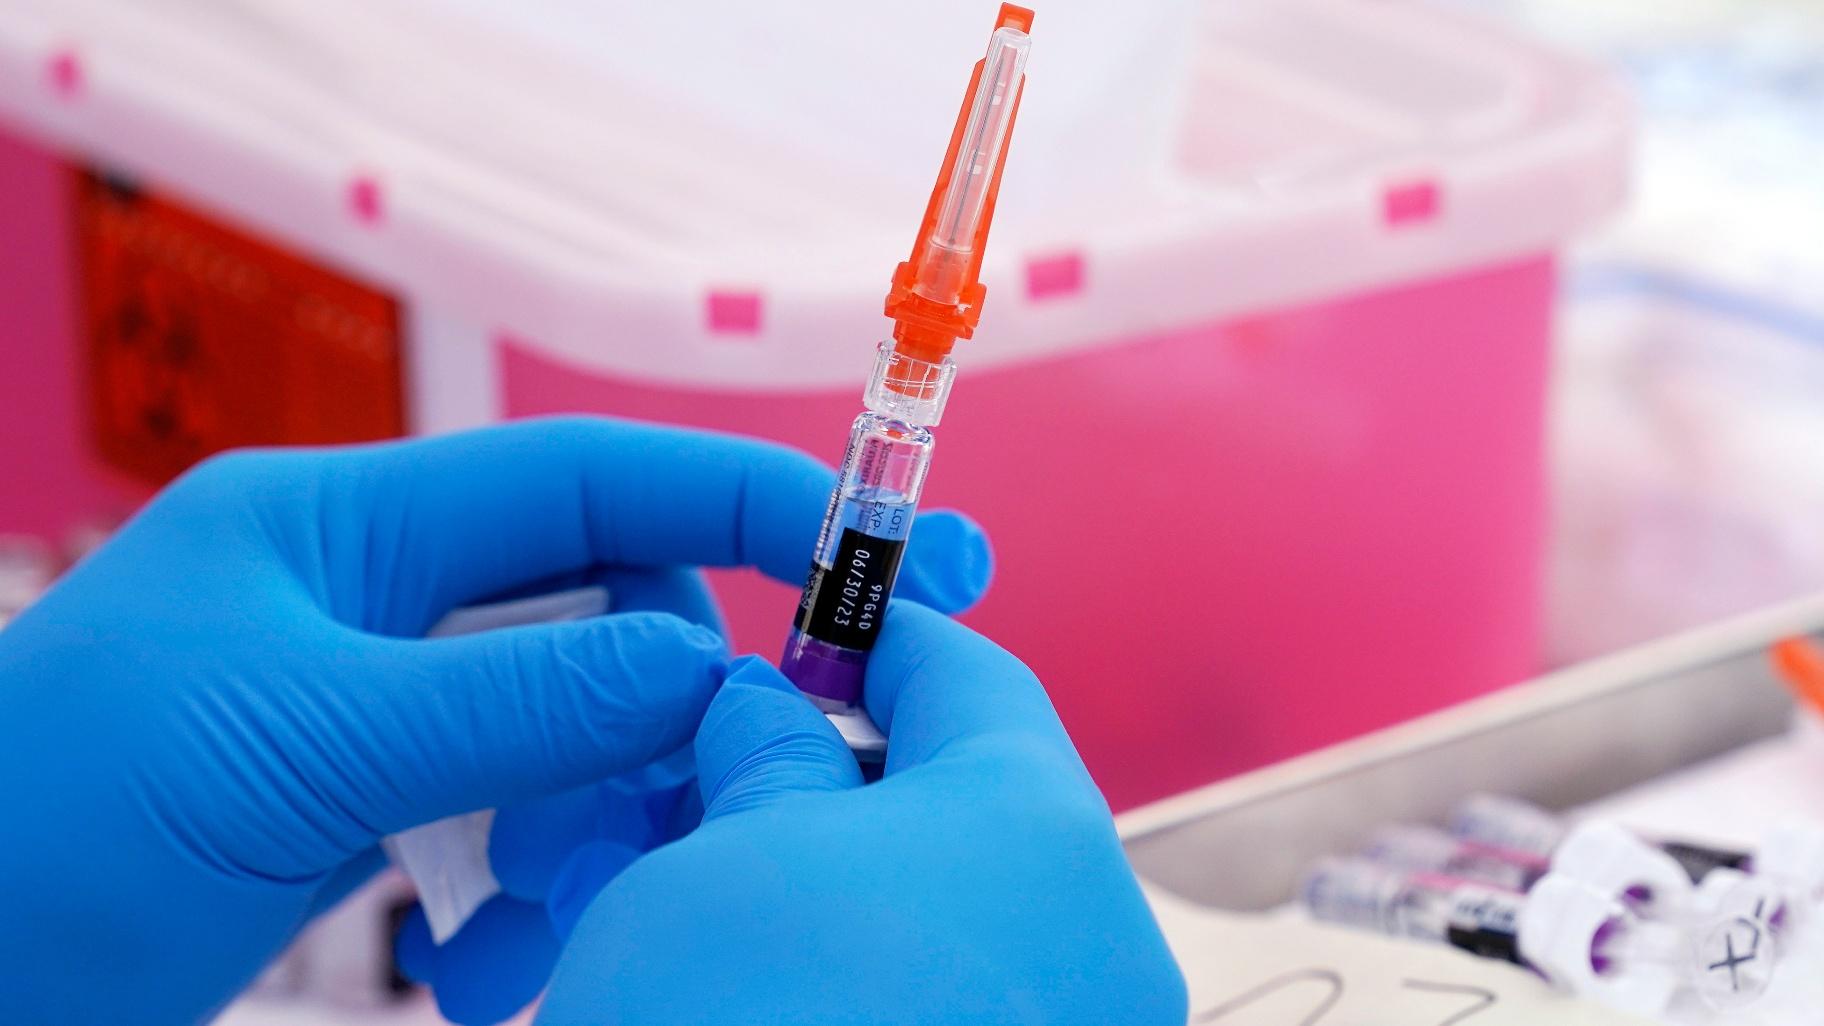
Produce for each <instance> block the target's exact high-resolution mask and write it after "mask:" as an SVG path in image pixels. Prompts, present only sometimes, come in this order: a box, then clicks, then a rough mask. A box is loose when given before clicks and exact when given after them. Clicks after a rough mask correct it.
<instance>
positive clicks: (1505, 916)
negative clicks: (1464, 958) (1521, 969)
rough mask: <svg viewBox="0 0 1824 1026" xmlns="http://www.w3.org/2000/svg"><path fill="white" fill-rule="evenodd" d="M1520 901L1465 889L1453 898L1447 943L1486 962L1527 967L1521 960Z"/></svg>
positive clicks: (1492, 891)
mask: <svg viewBox="0 0 1824 1026" xmlns="http://www.w3.org/2000/svg"><path fill="white" fill-rule="evenodd" d="M1520 901H1521V899H1520V898H1519V897H1518V896H1517V895H1509V894H1504V893H1501V892H1499V891H1495V890H1492V889H1489V888H1483V887H1464V888H1460V889H1459V890H1458V891H1457V892H1456V893H1455V894H1453V895H1451V902H1450V920H1449V925H1448V926H1447V927H1446V928H1445V932H1444V936H1445V940H1447V941H1449V942H1450V944H1451V945H1452V946H1453V947H1457V948H1461V949H1462V950H1464V951H1467V952H1469V953H1471V954H1474V955H1480V956H1482V957H1483V958H1498V959H1500V960H1501V961H1503V962H1512V963H1514V964H1515V965H1525V964H1526V960H1525V959H1524V958H1522V957H1521V956H1520Z"/></svg>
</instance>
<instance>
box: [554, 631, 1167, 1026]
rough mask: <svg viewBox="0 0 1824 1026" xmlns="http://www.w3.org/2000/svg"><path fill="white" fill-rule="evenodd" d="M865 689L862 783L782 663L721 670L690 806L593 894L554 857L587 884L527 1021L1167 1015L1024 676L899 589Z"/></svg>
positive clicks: (1111, 866)
mask: <svg viewBox="0 0 1824 1026" xmlns="http://www.w3.org/2000/svg"><path fill="white" fill-rule="evenodd" d="M866 695H867V704H868V711H869V712H870V713H871V714H872V715H873V716H874V718H875V720H876V721H877V722H878V723H880V724H881V725H882V726H883V727H885V728H887V732H888V735H889V742H888V749H887V765H886V776H885V778H884V779H883V780H881V781H880V782H879V783H876V784H871V785H869V786H866V787H862V786H861V777H860V774H859V770H858V769H857V767H856V765H855V761H854V759H853V758H852V757H851V756H850V755H849V753H848V751H847V750H846V749H845V748H844V747H843V744H842V741H841V739H840V737H839V736H838V735H837V733H836V731H835V730H834V729H833V728H832V727H831V726H830V725H829V723H828V722H827V721H826V720H825V719H824V718H823V717H822V716H820V715H819V714H818V713H817V712H816V711H815V710H814V709H813V708H812V707H811V705H810V704H809V703H808V702H807V701H806V700H805V699H804V698H803V697H802V696H801V695H799V694H798V693H797V691H796V690H795V689H794V688H793V687H792V686H791V684H790V683H789V682H787V681H786V680H785V678H784V677H782V676H780V674H779V673H778V672H777V671H776V670H774V669H772V667H770V666H769V665H767V664H766V663H764V662H762V661H760V660H759V659H745V660H742V661H740V662H738V663H737V664H736V665H735V668H734V670H733V672H732V673H731V674H730V675H729V677H728V680H727V682H726V683H725V684H724V685H723V687H722V690H721V691H720V693H718V694H717V696H716V698H715V700H714V701H713V702H712V703H711V704H710V707H709V711H708V713H707V714H706V715H705V717H704V720H703V725H702V727H701V728H700V729H699V731H698V733H697V739H696V756H697V765H698V770H699V774H700V780H701V782H702V791H703V802H704V806H705V811H704V814H703V822H702V825H701V826H699V827H698V828H697V829H696V830H695V831H693V832H692V833H691V834H689V835H688V836H686V837H684V838H682V839H681V840H679V841H677V842H675V843H673V844H670V845H666V846H664V847H662V848H659V849H657V850H656V851H653V852H652V853H650V854H648V855H646V856H645V857H644V858H642V859H640V860H639V861H638V862H635V863H634V864H633V865H632V866H631V867H629V868H627V869H625V871H624V872H620V873H619V875H618V876H616V877H614V878H613V880H612V882H610V883H607V886H606V888H605V889H601V890H599V893H598V892H597V891H596V890H595V889H594V888H592V887H591V886H589V882H588V881H587V880H586V878H587V877H588V875H589V872H590V870H589V866H588V862H589V859H588V858H587V857H586V856H581V857H579V858H578V859H577V860H576V862H575V863H573V865H572V866H571V867H570V870H569V871H568V873H567V875H569V876H570V877H571V879H570V881H569V882H568V883H567V884H566V886H565V888H564V889H565V890H567V891H568V892H570V893H572V894H578V895H585V896H593V901H592V902H590V903H589V904H588V905H587V910H586V911H585V912H583V913H582V914H581V918H580V921H579V922H577V924H576V925H575V928H574V931H573V933H572V934H571V936H570V939H569V943H568V945H567V946H566V947H565V949H564V952H563V954H562V956H561V957H560V960H559V963H558V968H557V972H556V974H555V975H554V977H553V978H552V983H551V989H550V992H549V994H548V995H547V997H546V999H545V1003H544V1006H543V1009H542V1011H541V1012H540V1014H539V1017H538V1022H539V1024H540V1026H600V1024H602V1023H630V1024H631V1023H672V1022H680V1023H682V1022H691V1023H697V1022H741V1023H780V1024H786V1023H790V1024H803V1023H837V1022H840V1023H877V1022H878V1023H886V1022H892V1023H971V1024H978V1023H1045V1024H1059V1023H1084V1024H1095V1026H1103V1024H1107V1023H1123V1024H1135V1026H1148V1024H1160V1026H1166V1024H1169V1026H1181V1024H1182V1023H1183V1022H1184V1021H1185V1016H1186V996H1185V990H1184V981H1183V978H1182V976H1181V975H1180V974H1179V972H1178V969H1177V966H1176V965H1175V963H1174V962H1173V961H1172V958H1171V955H1170V954H1169V952H1168V951H1167V949H1166V945H1165V940H1164V938H1163V937H1162V936H1161V935H1160V933H1159V928H1158V926H1157V924H1156V923H1155V922H1154V921H1153V918H1152V915H1151V913H1150V912H1149V910H1148V909H1147V906H1146V903H1145V901H1144V899H1143V898H1142V897H1141V894H1140V889H1139V886H1138V885H1137V884H1136V882H1135V880H1134V877H1133V874H1132V872H1131V871H1130V870H1129V868H1128V865H1127V862H1126V860H1125V858H1124V857H1123V855H1122V851H1121V846H1120V844H1119V842H1118V841H1117V839H1116V837H1115V832H1114V828H1113V825H1112V823H1111V822H1110V820H1109V815H1108V809H1107V807H1106V806H1105V805H1104V804H1103V802H1102V799H1101V796H1100V795H1099V794H1098V793H1097V791H1096V789H1095V787H1094V785H1092V784H1091V782H1090V779H1089V776H1088V774H1087V773H1086V772H1085V771H1084V769H1083V764H1082V763H1081V762H1080V761H1079V760H1078V758H1077V754H1076V751H1075V750H1074V749H1073V748H1072V746H1071V743H1070V739H1069V738H1068V737H1067V736H1066V735H1065V733H1064V729H1063V727H1062V726H1061V725H1060V724H1059V723H1058V720H1057V717H1056V715H1055V714H1054V713H1053V712H1052V708H1051V705H1050V703H1049V702H1048V701H1047V699H1046V697H1045V693H1044V691H1043V690H1042V689H1041V688H1040V686H1039V684H1038V682H1037V681H1036V680H1034V679H1033V677H1032V674H1031V673H1030V672H1029V671H1028V670H1027V669H1026V668H1025V667H1024V666H1022V665H1021V664H1020V663H1019V662H1018V661H1017V660H1015V659H1014V658H1013V657H1012V656H1010V655H1008V654H1007V653H1006V652H1004V651H1002V650H1001V649H999V648H997V647H996V646H994V645H993V644H991V643H990V642H988V641H987V640H986V639H984V638H982V637H980V636H979V635H976V634H974V633H973V632H971V631H969V630H968V629H967V628H965V627H962V626H960V625H958V624H956V623H953V622H951V621H949V620H947V619H945V618H944V617H942V616H939V615H938V614H936V613H934V612H931V611H930V610H927V609H924V608H922V607H919V606H917V605H914V604H911V603H907V602H903V601H896V602H894V603H893V605H892V606H891V608H890V610H889V612H888V614H887V619H886V623H885V626H884V628H883V629H882V632H881V636H880V641H879V643H878V645H877V647H876V648H875V650H874V653H873V656H872V658H871V661H870V662H869V665H868V677H867V692H866ZM611 868H618V867H611ZM564 918H566V917H565V916H564V915H563V914H561V910H560V915H559V919H560V921H561V920H563V919H564Z"/></svg>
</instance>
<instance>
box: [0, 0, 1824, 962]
mask: <svg viewBox="0 0 1824 1026" xmlns="http://www.w3.org/2000/svg"><path fill="white" fill-rule="evenodd" d="M995 7H996V5H995V4H994V3H989V2H986V0H930V2H926V3H921V4H918V5H875V6H872V7H859V8H858V7H857V6H856V5H853V4H838V3H836V2H834V0H815V2H803V3H798V4H793V5H790V6H789V7H780V6H778V5H751V4H735V3H728V4H722V5H702V4H698V5H662V4H633V3H625V2H619V0H596V2H587V0H523V2H521V3H518V4H513V5H503V4H491V3H485V2H482V0H386V2H383V3H374V2H363V0H308V2H307V0H134V2H127V0H0V239H4V240H5V243H6V244H5V245H4V246H0V411H4V413H5V417H6V420H5V427H6V433H5V435H4V438H5V440H4V441H3V442H0V481H3V482H4V484H3V485H0V534H3V535H4V540H3V541H0V616H4V615H6V614H7V613H8V612H10V611H15V610H16V609H18V608H20V607H21V606H23V605H24V604H25V603H27V602H29V601H30V600H31V599H32V597H33V596H34V595H36V594H37V593H38V592H39V591H40V590H42V589H43V588H44V587H45V586H47V585H48V583H49V582H50V581H51V580H53V579H54V577H55V576H56V574H57V573H59V572H60V571H61V569H62V568H63V567H64V566H66V565H68V563H69V562H71V561H73V560H75V559H77V558H80V556H81V555H82V554H83V553H84V552H86V551H88V550H89V549H91V548H93V547H94V546H95V545H97V544H99V543H100V542H101V541H103V540H105V538H106V537H107V535H108V534H109V532H110V531H111V530H112V529H113V528H114V527H115V526H117V525H118V524H119V523H120V522H121V521H122V519H124V518H125V517H127V516H129V515H130V514H131V512H132V510H133V509H134V508H135V506H136V505H138V504H139V503H140V502H142V501H144V499H145V498H146V497H147V496H148V495H150V494H151V493H152V492H153V491H154V490H155V489H156V488H157V487H158V486H159V485H160V484H162V483H163V482H165V481H167V480H169V479H170V478H171V477H172V476H174V475H175V474H177V473H179V472H181V471H182V470H183V469H184V468H185V467H187V466H188V465H190V464H191V463H193V462H195V461H196V460H198V459H200V458H202V457H204V456H206V455H208V454H209V453H211V452H214V451H217V450H220V449H223V448H227V447H232V446H237V445H250V444H257V445H263V444H291V443H328V442H344V441H355V440H365V439H377V438H386V437H393V436H398V435H403V434H411V433H426V432H435V431H444V430H451V429H457V428H462V427H468V426H473V425H477V424H482V423H487V422H490V421H494V420H498V419H502V418H509V417H522V416H530V415H536V414H542V413H552V412H573V411H587V412H595V413H603V414H612V415H620V416H631V417H641V418H649V419H659V420H665V421H671V422H676V423H683V424H696V425H702V426H707V427H714V428H720V429H725V430H739V431H745V432H750V433H754V434H760V435H765V436H769V437H773V438H777V439H780V440H783V441H786V442H789V443H792V444H795V445H798V446H800V447H803V448H805V449H807V450H808V451H810V452H812V453H814V454H816V455H818V456H820V457H822V458H824V459H826V460H832V461H833V460H835V459H836V458H837V457H838V456H839V455H840V452H839V448H840V444H841V439H842V437H843V432H844V430H845V426H846V425H847V423H848V421H849V420H850V419H851V418H852V416H853V415H854V413H855V412H856V410H857V409H858V405H859V404H858V395H859V390H860V387H861V384H862V381H863V378H864V376H865V374H866V372H867V369H868V366H869V364H870V355H869V354H870V351H871V346H872V344H873V342H874V341H875V340H876V339H877V338H878V337H879V336H880V335H882V334H883V332H884V324H885V321H884V319H883V318H882V317H881V314H880V307H881V299H882V297H883V295H884V294H885V291H886V288H887V284H888V279H889V276H890V274H891V271H892V269H893V267H894V265H895V263H896V262H897V261H899V260H901V259H903V258H904V256H905V253H906V251H907V249H908V248H909V246H910V244H911V241H912V236H913V233H914V230H915V229H916V227H917V221H918V218H919V216H920V214H921V213H922V210H923V206H924V201H925V198H926V195H927V193H928V190H929V188H930V183H931V181H932V179H933V178H934V177H935V174H936V171H937V164H938V158H939V156H940V155H941V153H942V151H943V148H944V144H945V141H946V139H947V136H948V132H949V130H950V128H951V126H952V124H953V119H954V116H955V109H956V105H957V103H958V101H959V99H960V94H959V92H958V89H957V86H958V84H959V82H960V81H961V80H962V79H963V77H964V76H965V75H966V73H967V70H968V67H969V65H970V64H971V63H972V62H973V61H975V60H976V59H977V58H979V56H980V54H979V52H977V48H978V47H979V45H980V41H981V39H982V37H983V34H984V30H985V29H986V28H988V27H989V26H990V25H991V23H992V18H993V16H994V11H995ZM1037 15H1038V17H1037V21H1036V23H1035V26H1034V41H1035V42H1034V50H1033V57H1032V60H1031V64H1030V66H1029V68H1028V88H1027V90H1026V94H1025V98H1024V101H1023V104H1022V111H1021V118H1020V128H1019V133H1018V140H1017V142H1016V143H1015V144H1014V145H1013V147H1012V152H1011V156H1010V157H1009V161H1008V166H1007V173H1006V179H1005V182H1004V185H1003V189H1002V192H1001V201H1000V208H999V215H998V217H997V219H996V228H995V233H994V237H993V241H992V244H991V246H990V248H989V252H988V257H987V261H986V264H985V266H984V270H983V280H984V281H986V282H987V284H988V288H989V299H988V302H987V309H986V313H985V315H984V317H983V320H982V325H981V328H980V329H979V331H978V333H977V335H976V337H975V338H974V339H973V340H971V341H967V342H965V343H963V344H962V345H961V346H960V347H959V354H958V356H959V361H960V363H961V365H962V371H961V381H960V383H959V385H958V387H957V390H956V394H955V398H954V400H953V401H952V402H951V404H950V411H949V416H948V417H947V418H946V420H945V423H944V424H943V426H942V427H941V428H940V429H939V431H938V434H939V435H940V437H941V438H942V440H943V441H942V445H941V446H940V451H941V456H939V458H938V459H937V462H936V465H935V467H934V469H933V474H932V477H931V483H930V492H929V495H928V499H927V503H928V505H932V506H951V507H957V508H961V509H964V510H966V511H968V512H969V513H971V514H972V515H974V516H976V517H977V518H979V519H980V520H981V521H983V522H984V523H985V524H986V525H987V527H988V529H989V531H990V533H991V535H992V537H993V539H994V542H995V545H996V549H997V555H998V558H999V576H998V580H997V584H996V587H995V591H994V593H993V594H992V595H991V597H990V598H989V599H988V601H987V602H986V603H984V605H983V606H982V607H981V608H980V609H979V610H978V611H976V612H975V613H972V614H971V615H970V618H969V619H970V622H972V623H973V624H975V625H976V626H977V627H979V628H980V629H982V630H984V631H985V632H987V633H988V634H990V635H991V636H993V637H995V638H996V639H997V640H999V641H1001V642H1003V643H1004V644H1006V645H1007V646H1008V647H1010V648H1012V649H1013V650H1014V651H1015V652H1017V653H1019V654H1020V655H1021V656H1022V657H1023V658H1025V659H1026V660H1027V661H1028V662H1029V663H1031V665H1032V666H1033V667H1034V668H1035V669H1036V670H1037V671H1038V672H1039V674H1040V676H1041V677H1042V678H1043V679H1044V680H1045V681H1046V683H1047V686H1048V687H1049V688H1050V689H1051V691H1052V694H1053V696H1054V699H1055V701H1056V702H1057V705H1058V707H1059V709H1060V712H1061V713H1062V715H1063V716H1064V719H1065V721H1066V724H1067V725H1068V726H1069V728H1070V730H1071V732H1072V734H1073V736H1074V737H1075V738H1076V739H1077V741H1078V743H1079V745H1080V746H1081V748H1082V750H1083V753H1084V756H1085V759H1086V761H1087V762H1088V764H1089V766H1090V768H1091V770H1092V771H1093V772H1094V773H1095V775H1096V777H1097V779H1098V781H1099V782H1100V783H1101V784H1102V786H1103V788H1104V791H1105V792H1106V793H1107V795H1108V797H1109V799H1110V801H1111V804H1113V805H1114V806H1115V807H1116V808H1117V809H1122V808H1127V807H1131V806H1133V805H1136V804H1139V803H1141V802H1144V801H1148V800H1151V799H1155V798H1158V797H1162V796H1164V795H1168V794H1171V793H1174V792H1177V791H1180V790H1183V789H1185V788H1187V787H1191V786H1195V785H1197V784H1201V783H1204V782H1207V781H1210V780H1212V779H1216V778H1218V777H1221V776H1225V775H1229V774H1233V773H1235V772H1238V771H1241V770H1244V769H1247V768H1251V767H1255V766H1259V765H1262V764H1265V763H1267V762H1270V761H1273V760H1276V759H1279V758H1283V757H1286V756H1289V755H1292V754H1295V753H1297V752H1300V751H1305V750H1308V749H1310V748H1312V747H1315V746H1318V745H1321V744H1325V743H1328V742H1331V741H1335V740H1338V739H1340V738H1344V737H1348V736H1352V735H1354V734H1357V733H1360V732H1362V731H1365V730H1369V729H1372V728H1375V727H1379V726H1384V725H1387V724H1390V723H1394V722H1398V721H1401V720H1404V719H1408V718H1410V717H1412V716H1415V715H1418V714H1420V713H1423V712H1426V711H1429V710H1433V709H1436V708H1439V707H1442V706H1444V705H1448V704H1450V703H1452V702H1456V701H1459V700H1461V699H1464V698H1467V697H1470V696H1473V695H1476V694H1479V693H1484V692H1486V691H1489V690H1492V689H1495V688H1499V687H1501V686H1504V685H1506V684H1510V683H1513V682H1516V681H1520V680H1523V679H1526V678H1528V677H1530V676H1533V675H1535V674H1537V673H1538V672H1540V671H1541V670H1543V669H1546V668H1549V667H1552V666H1555V665H1561V664H1564V663H1567V662H1572V661H1576V660H1581V659H1585V658H1589V657H1591V656H1594V655H1597V654H1600V653H1603V652H1608V651H1612V650H1614V649H1616V648H1618V647H1621V646H1625V645H1627V644H1630V643H1634V642H1637V641H1641V640H1644V639H1647V638H1651V637H1656V636H1660V635H1664V634H1667V633H1670V632H1672V631H1675V630H1679V629H1681V628H1685V627H1689V626H1693V625H1697V624H1701V623H1704V622H1706V621H1709V620H1713V619H1715V618H1718V617H1721V616H1723V615H1726V614H1729V613H1732V612H1736V611H1741V610H1745V609H1749V608H1752V607H1755V606H1757V605H1762V604H1765V603H1769V602H1772V601H1775V600H1778V599H1781V598H1785V597H1790V596H1795V595H1799V594H1802V593H1804V592H1807V591H1810V590H1816V589H1818V588H1820V587H1824V529H1821V528H1820V526H1819V525H1820V524H1824V399H1820V397H1821V396H1824V300H1821V299H1820V298H1819V296H1820V295H1824V290H1820V289H1819V288H1817V283H1818V282H1819V281H1820V279H1821V278H1824V254H1821V253H1820V251H1819V249H1818V247H1817V245H1816V241H1815V240H1817V239H1818V238H1820V237H1824V189H1821V188H1820V187H1819V185H1818V184H1817V177H1816V175H1817V172H1816V169H1817V168H1818V167H1820V166H1824V57H1820V56H1819V55H1820V54H1824V10H1820V9H1819V8H1818V6H1817V5H1816V4H1815V3H1812V2H1808V0H1690V2H1685V3H1680V4H1666V3H1663V2H1651V0H1638V2H1637V0H1603V2H1601V3H1591V2H1589V0H1431V2H1418V0H1145V2H1131V3H1127V4H1122V5H1112V4H1100V3H1093V2H1090V0H1051V2H1049V3H1046V4H1042V5H1039V6H1038V8H1037ZM717 583H718V586H719V588H720V590H721V592H722V594H723V595H724V597H725V600H726V602H727V604H728V606H729V613H730V620H731V624H732V626H733V630H734V633H735V635H736V637H735V641H736V644H737V645H738V647H740V648H742V649H744V650H758V651H761V652H764V653H769V654H770V653H771V652H773V651H775V649H776V647H777V646H778V645H779V644H780V639H781V636H782V634H783V630H784V626H785V624H786V623H787V620H788V617H789V610H790V609H791V608H792V604H793V602H794V598H795V589H792V588H788V587H784V586H780V585H775V584H771V583H768V582H764V581H761V580H759V579H758V578H757V577H755V576H754V575H752V574H748V573H743V572H722V573H719V574H718V575H717ZM376 900H378V899H376ZM370 911H371V910H370ZM351 914H353V913H351ZM361 914H367V913H361ZM349 957H350V959H351V964H352V965H354V966H355V968H354V969H351V970H349V972H351V973H354V974H355V976H357V977H360V978H361V979H362V980H364V981H367V982H364V983H362V984H360V986H353V985H351V986H352V987H353V989H354V990H359V989H360V987H362V986H368V985H369V984H372V986H374V987H380V990H379V991H376V993H379V992H382V991H384V989H385V988H384V987H383V986H381V985H380V984H373V983H372V981H371V980H367V975H364V974H370V968H369V963H368V962H367V961H364V960H363V959H362V958H358V957H355V956H352V955H351V956H349ZM342 989H344V990H347V989H350V988H342Z"/></svg>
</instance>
